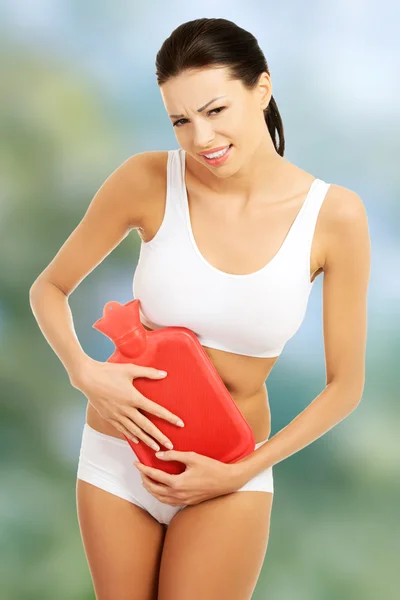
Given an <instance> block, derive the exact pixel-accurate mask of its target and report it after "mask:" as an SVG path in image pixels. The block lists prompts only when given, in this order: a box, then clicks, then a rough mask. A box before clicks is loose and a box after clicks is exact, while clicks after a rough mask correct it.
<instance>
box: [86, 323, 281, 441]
mask: <svg viewBox="0 0 400 600" xmlns="http://www.w3.org/2000/svg"><path fill="white" fill-rule="evenodd" d="M143 327H144V328H145V329H147V330H149V331H151V329H150V327H147V326H146V325H143ZM203 348H204V351H205V352H206V354H207V356H208V357H209V359H210V360H211V362H212V363H213V365H214V367H215V368H216V369H217V371H218V373H219V375H220V377H221V379H222V381H223V382H224V384H225V386H226V388H227V390H228V391H229V393H230V395H231V396H232V398H233V400H234V402H235V404H236V406H237V407H238V408H239V410H240V412H241V414H242V415H243V417H244V419H245V420H246V421H247V423H248V424H249V425H250V428H251V430H252V431H253V434H254V438H255V441H256V443H258V442H262V441H264V440H266V439H268V438H269V436H270V433H271V413H270V407H269V401H268V392H267V386H266V379H267V377H268V375H269V373H270V371H271V369H272V367H273V365H274V364H275V362H276V360H277V358H278V357H273V358H257V357H252V356H243V355H241V354H233V353H230V352H224V351H222V350H217V349H215V348H209V347H207V346H203ZM149 400H152V398H149ZM174 414H175V413H174ZM177 416H178V417H180V416H181V415H179V414H178V415H177ZM86 422H87V423H88V425H90V427H92V428H93V429H96V430H97V431H100V432H102V433H105V434H106V435H111V436H113V437H116V438H120V439H123V440H125V439H126V438H125V436H124V435H123V434H122V433H121V432H120V431H118V429H116V428H115V427H114V426H113V425H112V424H111V423H109V422H108V421H107V420H105V419H103V417H101V416H100V415H99V413H98V412H97V411H96V409H95V408H94V406H92V405H91V404H90V403H88V406H87V411H86ZM160 430H161V431H162V429H161V427H160Z"/></svg>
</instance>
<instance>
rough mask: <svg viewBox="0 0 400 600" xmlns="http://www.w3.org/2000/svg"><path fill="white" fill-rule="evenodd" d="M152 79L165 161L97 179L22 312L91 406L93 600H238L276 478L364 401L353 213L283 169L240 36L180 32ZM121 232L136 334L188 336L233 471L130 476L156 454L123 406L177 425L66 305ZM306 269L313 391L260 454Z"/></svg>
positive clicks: (81, 500) (143, 422)
mask: <svg viewBox="0 0 400 600" xmlns="http://www.w3.org/2000/svg"><path fill="white" fill-rule="evenodd" d="M156 66H157V81H158V85H159V87H160V91H161V94H162V97H163V101H164V104H165V107H166V110H167V113H168V115H169V118H170V120H171V124H172V126H173V127H174V131H175V134H176V138H177V141H178V144H179V149H178V150H171V151H169V152H144V153H141V154H138V155H135V156H132V157H130V158H129V159H128V160H127V161H126V162H124V163H123V164H122V165H121V166H120V167H119V168H118V169H117V170H116V171H114V173H112V175H111V176H110V177H109V178H108V179H107V180H106V181H105V183H104V184H103V185H102V186H101V188H100V189H99V191H98V192H97V194H96V195H95V197H94V199H93V200H92V202H91V204H90V206H89V209H88V211H87V213H86V214H85V216H84V218H83V219H82V222H81V223H80V224H79V225H78V227H77V228H76V230H75V231H74V232H73V233H72V235H71V236H70V238H69V239H68V240H67V241H66V243H65V244H64V245H63V247H62V248H61V250H60V251H59V252H58V254H57V255H56V257H55V258H54V259H53V261H52V262H51V263H50V264H49V266H48V267H47V268H46V269H45V270H44V271H43V273H42V274H41V275H40V276H39V277H38V279H37V280H36V282H35V283H34V285H33V286H32V289H31V304H32V309H33V311H34V313H35V316H36V318H37V320H38V323H39V325H40V327H41V329H42V331H43V334H44V335H45V337H46V339H47V340H48V342H49V344H50V345H51V346H52V348H53V349H54V351H55V352H56V353H57V355H58V356H59V358H60V360H61V361H62V363H63V364H64V366H65V368H66V369H67V371H68V373H69V376H70V381H71V384H72V385H73V386H74V387H76V388H77V389H80V390H81V391H82V392H83V393H84V394H85V395H86V397H87V398H88V400H89V402H88V407H87V420H86V424H85V426H84V432H83V439H82V447H81V453H80V459H79V466H78V479H77V506H78V516H79V524H80V528H81V533H82V538H83V543H84V547H85V551H86V555H87V559H88V563H89V567H90V571H91V575H92V578H93V583H94V587H95V591H96V595H97V598H98V599H99V600H111V599H112V600H116V599H118V600H124V599H128V598H129V599H130V600H131V599H133V598H135V599H137V600H142V599H143V600H144V599H150V598H151V599H153V598H154V599H156V598H158V599H160V600H204V599H205V598H207V600H213V599H218V600H221V599H225V598H229V600H234V599H237V600H245V599H249V598H251V595H252V592H253V590H254V588H255V586H256V583H257V578H258V576H259V573H260V570H261V567H262V564H263V560H264V557H265V553H266V549H267V543H268V537H269V527H270V515H271V508H272V500H273V478H272V467H273V465H275V464H276V463H278V462H280V461H281V460H283V459H284V458H286V457H288V456H290V455H291V454H293V453H295V452H297V451H298V450H300V449H301V448H303V447H305V446H306V445H308V444H310V443H311V442H312V441H314V440H315V439H317V438H318V437H320V436H321V435H323V434H324V433H325V432H326V431H328V430H329V429H331V428H332V427H333V426H334V425H335V424H336V423H338V422H339V421H341V420H342V419H343V418H345V417H346V416H347V415H348V414H349V413H350V412H352V411H353V410H354V408H355V407H356V406H357V404H358V403H359V402H360V399H361V397H362V393H363V387H364V357H365V346H366V298H367V287H368V280H369V269H370V242H369V234H368V222H367V215H366V212H365V208H364V205H363V203H362V201H361V199H360V197H359V196H358V195H357V194H356V193H355V192H353V191H351V190H349V189H346V188H344V187H341V186H339V185H335V184H328V183H325V182H324V181H322V180H321V179H318V178H316V177H314V176H312V175H311V174H309V173H307V172H305V171H303V170H302V169H301V168H299V167H297V166H295V165H293V164H292V163H290V162H288V161H287V160H286V159H284V158H283V155H284V136H283V126H282V121H281V117H280V114H279V111H278V108H277V105H276V102H275V100H274V98H273V96H272V86H271V80H270V75H269V70H268V66H267V63H266V60H265V57H264V55H263V53H262V51H261V50H260V48H259V46H258V43H257V41H256V39H255V38H254V36H253V35H251V34H250V33H249V32H247V31H245V30H244V29H242V28H240V27H238V26H237V25H235V24H234V23H232V22H231V21H227V20H225V19H197V20H194V21H190V22H187V23H184V24H182V25H181V26H179V27H178V28H177V29H175V30H174V31H173V33H172V34H171V36H170V37H169V38H168V39H167V40H166V41H165V42H164V43H163V45H162V47H161V49H160V51H159V52H158V54H157V60H156ZM276 134H278V136H279V143H278V142H277V141H276ZM207 156H208V158H207ZM131 229H136V230H137V231H138V232H139V233H140V236H141V239H142V244H141V253H140V259H139V263H138V266H137V268H136V271H135V275H134V295H135V296H136V297H138V298H139V299H140V301H141V311H142V312H141V317H142V321H143V324H144V325H145V327H146V328H147V329H156V328H158V327H165V326H168V325H180V326H185V327H188V328H190V329H192V330H193V331H194V332H195V333H196V334H197V336H198V338H199V340H200V342H201V343H202V345H203V347H204V349H205V351H206V352H207V354H208V356H209V357H210V359H211V361H212V362H213V364H214V365H215V367H216V368H217V370H218V372H219V374H220V375H221V378H222V379H223V381H224V383H225V385H226V387H227V388H228V390H229V391H230V393H231V395H232V397H233V399H234V401H235V402H236V404H237V406H238V408H239V410H240V411H241V413H242V414H243V416H244V418H245V419H246V420H247V422H248V423H249V424H250V426H251V428H252V431H253V433H254V436H255V440H256V447H255V451H254V452H253V453H252V454H251V455H249V456H248V457H246V459H244V460H242V461H240V462H238V463H236V464H234V465H226V464H224V463H221V462H219V461H215V460H211V459H209V458H208V457H204V456H201V455H198V454H195V453H190V452H189V453H182V452H177V451H175V450H171V451H168V450H167V452H166V453H165V456H164V459H165V460H177V459H179V460H181V461H182V462H184V463H185V464H186V465H187V469H186V471H185V472H184V473H182V474H181V475H179V476H174V475H169V474H166V473H164V472H163V471H161V470H158V469H157V470H156V469H151V468H148V467H145V466H143V465H142V466H141V465H138V464H136V466H134V465H133V462H134V459H135V454H134V453H133V452H132V449H131V447H130V446H129V444H128V442H127V441H126V439H125V435H126V436H128V437H131V438H132V439H135V440H136V441H138V440H140V441H141V443H147V444H148V445H149V446H151V445H152V444H153V443H154V441H156V442H157V443H158V446H157V447H160V446H161V445H163V446H165V447H167V442H168V439H167V438H166V436H165V435H164V434H163V433H162V432H161V431H160V430H159V429H157V428H156V427H155V426H153V424H152V423H151V422H150V421H149V420H148V419H147V418H145V416H144V415H143V414H142V413H140V412H139V410H138V409H139V408H145V409H146V410H147V411H148V412H152V413H154V414H158V415H159V416H162V417H163V418H164V419H166V420H168V421H171V422H174V423H175V422H176V420H177V419H178V418H179V417H180V415H173V414H171V413H170V412H169V411H167V410H165V409H164V408H162V407H160V406H158V405H157V404H156V403H152V402H151V399H146V398H144V397H143V396H141V395H140V394H139V393H138V391H137V390H135V388H134V386H132V379H133V378H135V377H139V376H142V377H144V376H145V377H154V378H155V377H159V375H158V373H157V371H156V369H152V368H144V367H139V366H135V365H116V364H110V363H101V362H98V361H95V360H93V359H92V358H90V357H89V356H87V355H86V354H85V353H84V352H83V350H82V348H81V347H80V345H79V343H78V341H77V339H76V335H75V332H74V329H73V322H72V316H71V313H70V309H69V305H68V297H69V295H70V294H71V292H72V291H73V290H74V289H75V288H76V286H77V285H78V283H79V282H80V281H81V280H82V279H83V278H84V277H85V276H86V275H88V273H90V272H91V271H92V269H93V268H94V267H95V266H96V265H97V264H99V262H101V260H102V259H104V258H105V257H106V256H107V255H108V254H109V253H110V252H111V250H112V249H113V248H115V246H116V245H117V244H118V243H119V242H120V241H121V240H122V239H124V238H125V237H126V235H127V234H128V233H129V232H130V230H131ZM322 272H323V273H324V280H323V318H324V325H323V331H324V343H325V353H326V381H327V383H326V387H325V389H324V390H323V391H322V392H321V394H319V396H318V397H317V398H315V400H314V401H313V402H312V403H311V404H310V406H308V407H307V408H306V410H304V411H303V412H302V413H301V414H300V415H299V416H298V417H296V419H294V421H292V422H291V423H290V424H289V425H288V426H287V427H285V428H284V429H283V430H282V431H280V432H279V433H278V434H277V435H275V436H274V437H273V438H272V439H268V438H269V435H270V429H271V425H270V411H269V404H268V394H267V389H266V383H265V382H266V379H267V378H268V375H269V373H270V372H271V370H272V367H273V365H274V364H275V362H276V361H277V359H278V356H279V355H280V353H281V352H282V349H283V347H284V345H285V343H286V342H287V341H288V339H290V338H291V337H292V336H293V335H294V334H295V333H296V331H297V330H298V328H299V327H300V325H301V322H302V320H303V318H304V314H305V311H306V307H307V301H308V297H309V293H310V291H311V289H312V285H313V283H314V281H315V279H316V277H317V276H318V275H319V274H321V273H322ZM155 449H156V448H155ZM164 449H165V448H163V450H164ZM239 492H241V493H239ZM260 492H261V493H260Z"/></svg>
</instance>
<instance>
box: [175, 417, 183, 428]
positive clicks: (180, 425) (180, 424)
mask: <svg viewBox="0 0 400 600" xmlns="http://www.w3.org/2000/svg"><path fill="white" fill-rule="evenodd" d="M176 424H177V425H178V427H185V423H184V422H183V421H181V420H180V419H179V421H177V422H176Z"/></svg>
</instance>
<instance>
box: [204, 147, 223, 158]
mask: <svg viewBox="0 0 400 600" xmlns="http://www.w3.org/2000/svg"><path fill="white" fill-rule="evenodd" d="M228 150H229V146H227V147H226V148H224V150H220V151H219V152H214V154H205V155H204V156H206V157H207V158H219V157H220V156H223V155H224V154H225V152H227V151H228Z"/></svg>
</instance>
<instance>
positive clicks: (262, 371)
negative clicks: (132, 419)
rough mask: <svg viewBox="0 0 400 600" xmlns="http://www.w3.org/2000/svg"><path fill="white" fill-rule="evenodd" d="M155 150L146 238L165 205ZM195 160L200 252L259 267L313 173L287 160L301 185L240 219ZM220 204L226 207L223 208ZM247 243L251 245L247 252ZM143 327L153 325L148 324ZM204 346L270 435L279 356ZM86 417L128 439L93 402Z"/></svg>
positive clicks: (320, 229)
mask: <svg viewBox="0 0 400 600" xmlns="http://www.w3.org/2000/svg"><path fill="white" fill-rule="evenodd" d="M151 154H152V155H153V159H154V164H155V166H156V167H157V172H158V177H157V179H154V185H153V189H152V190H151V192H150V194H151V197H152V202H151V203H149V205H148V206H149V210H148V212H147V214H146V215H145V218H144V221H143V226H142V227H141V228H138V232H139V234H140V237H141V239H142V240H143V241H144V242H148V241H150V240H151V239H152V238H153V237H154V236H155V235H156V233H157V231H158V229H159V227H160V225H161V222H162V220H163V215H164V210H165V196H166V168H167V152H152V153H151ZM194 162H195V161H191V157H190V156H189V155H187V166H186V188H187V193H188V199H189V206H190V219H191V225H192V230H193V234H194V237H195V240H196V244H197V246H198V248H199V250H200V252H201V254H202V255H203V256H204V258H205V259H206V260H207V261H208V262H210V264H212V265H213V266H215V267H217V268H218V269H220V270H221V271H225V272H227V273H235V274H245V273H251V272H253V271H256V270H258V269H260V268H261V267H262V266H263V265H264V264H266V263H268V262H269V261H270V260H271V258H272V257H273V256H274V255H275V254H276V253H277V251H278V250H279V248H280V246H281V245H282V242H283V239H284V237H285V236H286V234H287V232H288V230H289V228H290V226H291V224H292V222H293V221H294V219H295V217H296V215H297V213H298V211H299V210H300V207H301V205H302V203H303V202H304V199H305V196H306V194H307V191H308V189H309V187H310V185H311V183H312V181H313V179H314V177H313V176H312V175H310V174H309V173H307V172H305V171H303V170H302V169H299V168H298V167H296V166H294V165H291V164H290V163H288V162H287V161H284V162H285V166H284V170H282V180H283V181H284V180H286V181H291V182H293V181H294V180H295V182H297V183H295V184H294V185H293V183H292V185H293V187H296V188H297V190H298V193H297V194H295V195H292V196H290V197H287V193H286V191H285V188H283V189H282V197H281V198H276V203H274V202H273V201H272V200H270V202H268V204H266V205H265V206H264V207H262V206H261V209H258V210H257V211H254V214H253V215H251V214H249V215H244V214H243V213H242V212H240V213H239V214H238V215H237V217H236V219H234V218H232V216H231V215H229V216H228V217H225V219H224V217H223V215H222V212H223V208H224V205H225V207H226V202H228V201H230V202H231V201H232V195H230V196H229V198H228V197H227V198H225V199H224V198H221V194H220V193H217V192H213V191H212V190H210V189H209V188H207V187H206V186H205V184H204V182H202V181H199V179H198V177H197V176H196V172H195V171H196V167H197V165H196V164H193V163H194ZM191 169H192V170H191ZM337 187H339V186H335V185H331V187H330V190H329V191H328V193H327V197H326V199H325V202H324V204H323V206H322V208H321V211H320V214H319V217H318V221H317V226H316V230H315V234H314V240H313V244H312V251H311V260H310V281H313V280H314V279H315V278H316V277H317V276H318V275H319V274H320V273H321V272H322V270H323V266H324V256H325V251H324V244H326V240H324V230H325V229H326V227H327V223H328V222H329V211H330V210H332V200H331V197H332V195H334V194H335V192H336V193H337V190H336V189H335V188H337ZM285 195H286V197H285ZM224 200H225V202H224ZM216 205H219V206H220V207H221V208H220V210H218V208H216ZM259 206H260V203H258V207H259ZM258 207H257V208H258ZM225 210H226V209H225ZM260 215H261V216H260ZM216 223H217V225H216ZM222 223H223V224H222ZM250 239H251V244H250ZM248 247H250V250H249V252H248V253H246V252H245V250H246V248H248ZM215 257H218V258H215ZM238 266H239V267H240V269H238ZM144 327H145V328H146V329H150V328H149V327H146V326H145V325H144ZM203 347H204V350H205V352H206V353H207V355H208V356H209V358H210V360H211V361H212V363H213V364H214V366H215V368H216V369H217V371H218V373H219V374H220V376H221V378H222V380H223V382H224V384H225V386H226V387H227V389H228V391H229V392H230V394H231V396H232V398H233V399H234V401H235V403H236V404H237V406H238V408H239V410H240V411H241V413H242V415H243V417H244V418H245V419H246V421H247V422H248V423H249V425H250V427H251V428H252V431H253V433H254V436H255V440H256V442H257V443H258V442H261V441H262V440H265V439H267V438H268V437H269V435H270V432H271V414H270V407H269V401H268V392H267V387H266V380H267V379H268V376H269V374H270V372H271V370H272V368H273V366H274V364H275V363H276V361H277V359H278V357H272V358H258V357H251V356H244V355H239V354H233V353H230V352H225V351H222V350H218V349H215V348H210V347H207V346H203ZM86 420H87V423H88V424H89V425H90V426H91V427H93V429H96V430H97V431H101V432H102V433H105V434H107V435H111V436H114V437H117V438H120V439H125V437H124V435H123V434H122V433H120V432H119V431H118V430H117V429H116V428H115V427H113V426H112V425H111V424H110V423H109V422H108V421H106V420H105V419H103V418H102V417H101V416H100V415H99V414H98V412H97V411H96V410H95V408H94V407H93V406H92V405H91V404H88V407H87V413H86Z"/></svg>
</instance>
